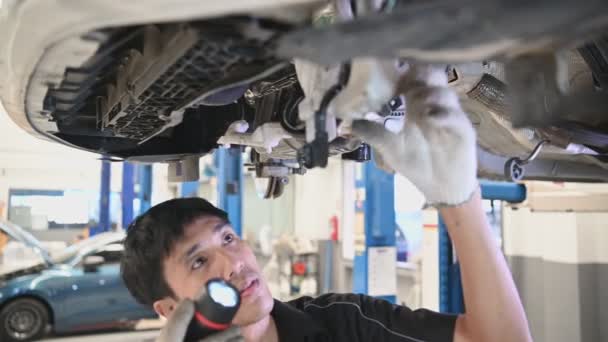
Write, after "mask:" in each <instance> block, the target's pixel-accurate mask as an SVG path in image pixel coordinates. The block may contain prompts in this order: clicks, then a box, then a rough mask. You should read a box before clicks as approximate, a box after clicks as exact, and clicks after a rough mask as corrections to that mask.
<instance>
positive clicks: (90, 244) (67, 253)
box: [52, 233, 125, 264]
mask: <svg viewBox="0 0 608 342" xmlns="http://www.w3.org/2000/svg"><path fill="white" fill-rule="evenodd" d="M124 236H125V235H124V233H102V234H97V235H95V236H92V237H90V238H88V239H85V240H82V241H79V242H77V243H75V244H73V245H70V246H68V247H67V248H66V249H64V250H63V251H61V252H59V253H57V254H55V255H53V257H52V258H53V262H54V263H56V264H73V263H75V262H78V261H77V260H76V259H79V258H80V257H81V256H82V255H84V254H87V253H88V252H90V251H93V250H96V249H98V248H100V247H103V246H105V245H108V244H111V243H117V242H120V241H122V239H124Z"/></svg>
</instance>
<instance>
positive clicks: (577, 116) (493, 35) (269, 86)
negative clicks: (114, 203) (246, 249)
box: [0, 0, 608, 197]
mask: <svg viewBox="0 0 608 342" xmlns="http://www.w3.org/2000/svg"><path fill="white" fill-rule="evenodd" d="M541 17H542V18H543V20H538V18H541ZM40 22H44V26H45V29H44V30H41V29H40V27H41V26H40V24H39V23H40ZM604 34H608V3H606V2H605V1H600V0H588V1H582V2H581V1H578V2H576V1H572V0H551V1H549V0H539V1H529V2H526V1H506V0H491V1H481V0H469V1H403V0H402V1H346V0H338V1H334V2H332V3H327V2H323V1H307V0H299V1H297V0H284V1H266V0H256V1H236V0H233V1H223V2H221V3H215V2H213V4H204V5H201V4H200V2H197V1H187V0H180V1H175V2H171V3H166V2H164V1H160V0H148V1H138V2H134V3H129V4H123V3H119V2H118V1H109V2H97V1H91V0H84V1H83V0H78V1H76V0H63V1H56V2H54V3H53V4H52V5H51V4H49V3H48V2H44V1H40V0H26V1H5V3H4V5H3V7H2V8H0V45H1V47H0V51H1V52H0V72H1V73H2V74H3V75H6V77H5V79H4V80H2V81H0V98H1V99H2V103H3V105H4V107H5V108H6V110H7V112H8V113H9V115H10V116H11V117H12V118H13V120H14V121H16V122H17V123H18V124H19V125H20V126H21V127H23V128H24V129H26V130H28V131H29V132H31V133H32V134H36V135H38V136H41V137H44V138H46V139H50V140H55V141H58V142H60V143H62V144H66V145H70V146H73V147H76V148H80V149H85V150H89V151H94V152H97V153H101V154H103V155H105V156H107V157H108V158H118V159H122V160H129V161H140V162H176V161H180V160H183V159H185V158H189V157H191V156H201V155H204V154H207V153H209V152H211V151H212V150H214V149H215V148H217V147H218V145H232V146H243V147H249V148H250V150H251V152H250V157H251V158H250V159H251V160H250V163H251V166H252V167H253V168H254V169H255V171H256V174H257V176H258V177H264V178H270V179H274V180H280V179H283V178H284V177H287V176H288V175H289V174H293V173H297V174H302V173H304V172H305V170H306V169H308V168H312V167H317V166H324V165H325V164H326V163H327V157H328V156H341V157H342V158H344V159H351V160H356V161H366V160H368V159H369V158H370V153H369V146H367V145H366V144H365V143H364V142H362V141H360V140H359V139H357V138H356V137H353V136H351V135H349V134H348V129H343V128H344V127H346V128H347V127H348V123H349V122H352V120H356V119H373V120H376V121H380V122H384V123H385V125H387V126H388V125H389V124H388V123H389V122H391V124H390V125H391V126H395V127H397V128H396V129H398V126H399V125H403V122H404V121H405V122H406V121H407V109H406V108H407V104H406V103H404V101H403V98H402V97H400V96H399V94H395V93H394V85H395V83H396V82H397V81H398V78H399V76H400V74H401V73H402V72H404V70H406V69H407V65H408V63H418V62H429V63H435V64H437V65H438V66H440V67H443V68H445V70H446V73H447V74H448V78H449V80H450V84H451V86H452V87H453V88H454V89H455V90H456V91H457V92H458V94H459V96H460V98H461V103H462V105H463V107H464V108H465V110H466V111H467V113H468V114H469V116H470V118H471V120H472V122H473V124H474V126H475V127H476V129H477V132H478V146H479V147H478V152H479V153H478V155H479V174H480V176H482V177H486V178H493V179H505V178H506V179H514V180H520V179H522V178H523V179H541V180H559V181H585V182H605V181H608V115H606V113H605V111H606V108H608V96H607V94H606V92H607V91H608V35H604ZM370 114H373V115H370ZM345 132H346V133H345ZM533 152H536V153H533ZM530 153H532V154H533V158H531V159H534V161H531V160H530V161H529V162H528V160H527V159H526V158H525V156H527V155H528V154H530ZM413 167H415V166H413ZM524 169H525V170H524ZM269 197H273V196H272V195H269Z"/></svg>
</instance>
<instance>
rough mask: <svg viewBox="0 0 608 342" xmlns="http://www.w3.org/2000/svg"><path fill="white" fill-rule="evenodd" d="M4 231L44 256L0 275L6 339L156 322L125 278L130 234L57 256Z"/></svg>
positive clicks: (103, 237) (19, 233)
mask: <svg viewBox="0 0 608 342" xmlns="http://www.w3.org/2000/svg"><path fill="white" fill-rule="evenodd" d="M0 229H2V231H4V232H5V233H6V234H8V235H9V236H10V237H12V238H13V239H15V240H17V241H21V242H23V243H24V244H26V245H27V246H29V247H31V248H33V249H34V250H36V251H37V252H38V254H39V255H40V256H41V261H40V262H39V263H34V264H31V265H28V266H25V267H23V266H22V267H19V268H14V269H12V270H6V267H7V266H8V267H10V266H11V265H5V266H4V268H5V270H4V271H3V273H2V274H0V341H3V342H4V341H31V340H36V339H39V338H41V337H43V336H44V335H46V334H48V333H50V332H51V331H54V332H56V333H69V332H80V331H87V330H98V329H109V328H118V327H128V326H132V325H133V324H134V323H135V322H136V321H137V320H140V319H144V318H155V317H157V315H156V314H155V313H154V311H152V310H151V309H150V308H148V307H145V306H143V305H141V304H139V303H137V302H136V301H135V299H134V298H133V297H132V296H131V294H130V293H129V291H128V290H127V288H126V287H125V286H124V284H123V282H122V279H121V277H120V264H119V261H120V258H121V256H122V252H123V246H122V240H123V238H124V233H103V234H99V235H95V236H93V237H91V238H89V239H86V240H83V241H80V242H78V243H76V244H74V245H71V246H70V247H68V248H66V249H65V250H64V251H62V252H61V253H60V255H52V256H51V254H50V253H49V252H48V251H47V250H46V249H45V248H44V247H43V246H42V244H41V243H40V241H38V240H36V239H35V238H34V237H33V236H32V235H31V234H29V233H28V232H26V231H25V230H23V229H21V228H20V227H18V226H16V225H14V224H11V223H9V222H1V221H0Z"/></svg>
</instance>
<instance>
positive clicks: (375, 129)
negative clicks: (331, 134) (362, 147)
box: [352, 120, 400, 157]
mask: <svg viewBox="0 0 608 342" xmlns="http://www.w3.org/2000/svg"><path fill="white" fill-rule="evenodd" d="M352 131H353V134H354V135H356V136H358V137H360V138H362V139H363V140H365V142H367V143H369V144H370V145H372V146H373V147H374V148H375V149H377V150H378V151H380V153H382V154H383V155H384V156H385V157H388V156H389V155H390V154H391V153H395V152H396V151H397V150H396V147H398V146H400V139H399V138H400V137H399V135H397V134H394V133H392V132H390V131H388V130H387V129H386V128H384V126H382V125H380V124H378V123H375V122H371V121H365V120H358V121H354V122H353V127H352Z"/></svg>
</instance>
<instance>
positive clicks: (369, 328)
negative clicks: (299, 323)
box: [288, 293, 456, 341]
mask: <svg viewBox="0 0 608 342" xmlns="http://www.w3.org/2000/svg"><path fill="white" fill-rule="evenodd" d="M288 304H289V305H293V306H295V307H296V308H297V309H298V310H301V311H304V312H306V313H307V314H308V315H310V316H311V317H313V318H314V319H315V320H316V321H318V322H320V323H322V324H323V325H325V327H326V328H327V329H328V330H330V331H332V332H333V333H334V334H335V336H345V334H346V335H350V334H352V335H353V336H350V337H351V338H352V339H347V340H350V341H368V340H375V339H380V340H384V341H420V340H424V341H451V340H452V339H453V336H454V335H453V334H454V326H455V321H456V316H453V315H444V314H440V313H436V312H432V311H429V310H425V309H419V310H415V311H413V310H411V309H410V308H408V307H407V306H402V305H396V304H393V303H390V302H388V301H386V300H383V299H378V298H374V297H370V296H366V295H360V294H352V293H348V294H326V295H322V296H319V297H316V298H312V297H302V298H299V299H296V300H294V301H291V302H289V303H288ZM338 340H341V339H338Z"/></svg>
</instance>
